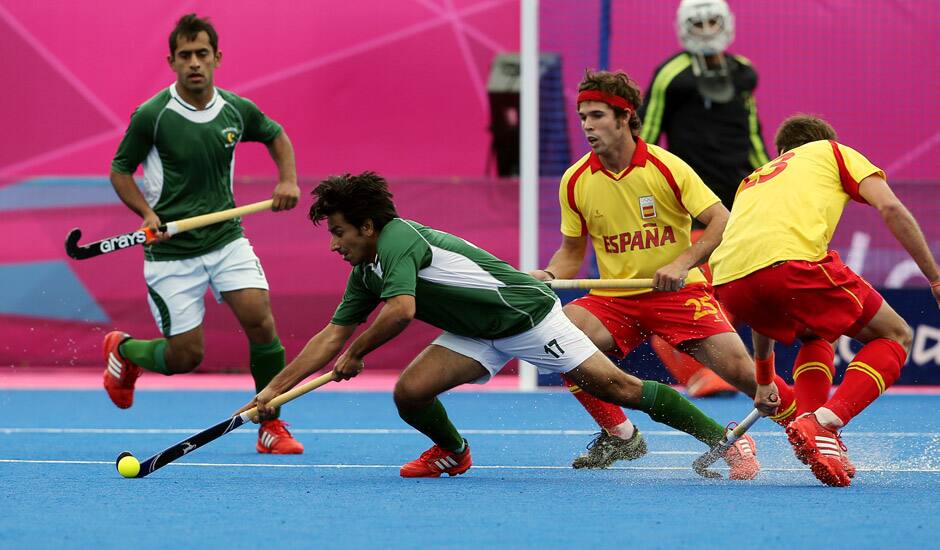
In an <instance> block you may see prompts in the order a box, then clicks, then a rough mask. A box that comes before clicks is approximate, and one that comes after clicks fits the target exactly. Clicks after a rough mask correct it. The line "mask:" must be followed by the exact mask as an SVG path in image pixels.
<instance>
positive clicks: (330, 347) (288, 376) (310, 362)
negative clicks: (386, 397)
mask: <svg viewBox="0 0 940 550" xmlns="http://www.w3.org/2000/svg"><path fill="white" fill-rule="evenodd" d="M356 326H357V325H348V326H345V325H334V324H333V323H330V324H328V325H326V327H324V328H323V330H321V331H320V332H318V333H317V334H316V335H314V337H313V338H311V339H310V340H309V341H308V342H307V345H306V346H304V349H303V350H301V352H300V353H299V354H297V357H295V358H294V360H293V361H291V362H290V364H288V365H287V366H286V367H284V370H282V371H281V372H280V373H278V375H277V376H275V377H274V378H273V379H272V380H271V382H269V383H268V385H267V386H266V387H265V388H264V389H263V390H261V391H260V392H259V393H258V395H256V396H255V398H254V399H252V400H251V402H250V403H248V404H247V405H245V406H244V407H242V408H241V409H239V410H238V412H239V413H240V412H242V411H246V410H248V409H250V408H252V407H258V416H259V418H261V419H263V418H266V417H267V416H268V415H270V414H272V413H273V412H274V410H273V409H272V408H271V407H268V406H267V403H268V402H269V401H271V400H272V399H274V398H275V397H277V396H278V395H280V394H282V393H284V392H286V391H287V390H289V389H291V388H293V387H294V386H296V385H297V384H298V383H299V382H300V381H301V380H303V379H304V378H306V377H308V376H310V375H311V374H313V373H315V372H317V371H318V370H320V369H321V368H323V367H324V366H325V365H326V364H327V363H329V362H330V361H332V360H333V358H334V357H336V355H337V354H338V353H339V352H340V350H341V349H343V345H345V344H346V341H347V340H349V338H350V337H351V336H352V335H353V332H355V330H356ZM236 414H238V413H236Z"/></svg>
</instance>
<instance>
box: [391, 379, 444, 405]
mask: <svg viewBox="0 0 940 550" xmlns="http://www.w3.org/2000/svg"><path fill="white" fill-rule="evenodd" d="M435 397H436V395H435V394H433V393H431V392H428V391H426V390H424V389H422V388H421V387H420V385H419V384H416V383H414V382H408V381H404V380H402V379H399V380H398V383H396V384H395V389H394V390H393V392H392V398H393V399H394V400H395V406H396V407H398V409H399V410H402V409H404V410H410V409H415V408H419V407H423V406H425V405H427V404H428V403H430V402H431V401H433V400H434V398H435Z"/></svg>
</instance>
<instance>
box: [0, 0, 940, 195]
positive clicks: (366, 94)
mask: <svg viewBox="0 0 940 550" xmlns="http://www.w3.org/2000/svg"><path fill="white" fill-rule="evenodd" d="M598 5H599V0H590V1H589V0H578V1H576V0H542V2H541V6H542V11H541V43H542V48H543V49H544V50H548V51H558V52H561V53H562V55H563V64H564V68H565V79H566V87H565V88H566V92H567V93H568V94H569V96H570V95H573V93H574V90H575V86H576V84H577V81H578V79H579V76H580V74H581V72H582V71H583V69H584V67H587V66H596V65H597V59H598V57H597V38H596V37H597V34H598V32H597V30H598V19H597V13H598ZM612 5H613V8H612V15H613V16H612V23H611V29H612V42H611V43H612V46H611V66H612V68H622V69H624V70H626V71H627V72H628V73H630V74H631V75H633V76H634V78H635V79H636V80H637V82H638V83H639V84H640V85H641V86H643V87H645V86H646V85H647V84H648V82H649V78H650V76H651V74H652V71H653V69H654V67H655V66H656V65H657V64H659V63H660V62H661V61H663V60H664V59H665V57H666V56H668V55H670V54H671V53H673V52H674V51H676V50H677V49H678V46H677V41H676V38H675V33H674V31H673V18H674V13H675V5H676V3H675V2H671V1H663V2H641V1H638V0H636V1H634V0H629V1H628V0H613V3H612ZM731 6H732V9H733V10H734V13H735V15H736V18H737V39H736V41H735V43H734V44H733V45H732V48H731V49H732V51H734V52H736V53H741V54H744V55H745V56H747V57H749V58H750V59H751V60H752V61H753V62H754V64H755V66H756V67H757V68H758V71H759V73H760V76H761V82H760V87H759V90H758V94H757V97H758V105H759V109H760V112H761V115H762V118H763V122H764V133H765V136H767V137H771V136H772V134H773V130H774V129H775V128H776V126H777V124H778V123H779V122H780V121H781V120H782V119H783V118H784V117H785V116H787V115H789V114H791V113H794V112H796V111H808V112H814V113H818V114H821V115H823V116H826V117H828V118H829V119H830V120H831V121H832V122H833V123H834V124H835V126H836V128H837V129H838V130H839V132H840V134H841V138H842V140H843V141H845V142H847V143H849V144H852V145H857V147H858V148H859V149H861V150H863V151H866V152H867V153H868V154H869V155H870V156H872V157H873V160H875V162H876V163H878V164H879V165H881V166H883V167H885V168H886V169H887V170H888V172H889V176H890V177H891V178H899V179H905V180H930V179H937V178H938V174H940V170H938V168H940V160H938V155H937V149H938V147H940V97H938V83H940V56H938V55H936V53H937V52H936V48H935V47H933V46H930V45H929V44H932V43H933V40H934V38H935V37H936V36H940V2H932V1H931V2H928V1H923V0H894V1H890V2H889V1H875V0H825V1H824V0H804V1H802V2H796V3H794V2H777V1H775V0H748V1H744V0H731ZM188 11H197V12H198V13H200V14H208V15H210V16H211V17H212V18H213V19H214V21H215V23H216V26H217V28H218V30H219V32H220V35H221V43H220V49H221V50H222V52H223V53H224V59H223V66H222V67H221V68H220V70H219V72H218V73H217V83H218V85H220V86H222V87H225V88H228V89H231V90H233V91H235V92H239V93H243V94H245V95H247V96H249V97H251V98H252V99H254V100H255V101H256V102H257V103H258V104H259V105H260V106H261V107H262V109H264V110H265V111H266V112H267V113H268V114H269V115H271V116H272V117H274V118H275V119H277V120H279V121H280V122H282V123H283V124H284V125H285V127H286V128H287V131H288V133H289V135H290V136H291V138H292V139H293V140H294V144H295V146H296V148H297V150H298V165H299V169H300V171H301V173H302V174H307V175H323V174H328V173H335V172H340V171H347V170H348V171H359V170H363V169H366V168H369V169H374V170H378V171H380V172H383V173H385V174H387V175H389V176H399V175H402V176H424V175H434V176H445V175H446V176H451V175H465V176H466V175H470V176H479V175H483V174H484V173H485V168H486V159H487V149H488V147H489V143H490V137H489V133H488V130H487V126H488V124H489V119H488V116H489V115H488V103H487V96H486V90H485V86H486V80H487V75H488V72H489V66H490V62H491V60H492V58H493V56H494V55H495V54H496V53H499V52H504V51H516V50H517V49H518V36H519V30H518V28H519V19H518V11H519V5H518V1H516V0H396V1H394V2H384V1H377V0H358V1H354V2H327V1H324V0H315V1H311V2H290V1H287V0H272V1H268V2H247V1H225V2H222V1H213V0H205V1H186V2H179V3H177V4H176V5H175V6H174V7H173V9H168V8H167V5H166V4H165V3H152V2H139V1H138V2H117V1H115V0H101V1H100V2H97V3H95V5H94V8H92V7H91V5H90V4H89V3H87V2H61V1H58V0H2V1H0V59H2V60H3V61H2V63H0V77H2V81H3V82H4V83H5V85H4V86H2V87H0V117H2V119H3V120H7V121H9V120H13V121H16V125H17V131H15V132H4V134H3V136H2V137H0V178H10V177H16V176H24V175H36V174H43V175H45V174H104V173H106V172H107V169H108V167H109V161H110V158H111V155H112V154H113V151H114V149H115V147H116V145H117V142H118V140H119V139H120V135H121V133H122V131H123V128H124V125H125V123H126V121H127V118H128V116H129V115H130V113H131V111H132V110H133V109H134V107H135V106H136V105H138V104H139V103H140V102H142V101H143V100H145V99H147V98H149V97H150V96H151V95H153V94H154V93H155V92H156V91H157V89H159V88H160V87H162V86H165V85H168V84H169V83H170V82H172V79H173V74H172V73H171V72H170V71H169V69H168V68H167V67H166V65H165V61H164V58H165V56H166V49H167V46H166V36H167V34H168V32H169V30H170V28H171V27H172V24H173V22H174V21H175V19H176V18H177V17H178V16H179V15H180V14H182V13H185V12H188ZM571 112H572V117H571V119H570V125H569V126H570V130H571V139H572V144H573V153H577V152H579V151H582V150H583V149H584V145H583V143H582V139H581V137H580V135H579V134H578V133H577V127H576V119H575V117H574V114H573V113H574V110H573V109H572V111H571ZM238 170H239V173H240V174H241V175H246V174H270V173H271V171H272V169H271V166H270V164H269V163H268V162H267V160H266V159H265V154H264V152H263V149H261V148H258V147H243V148H241V149H240V151H239V160H238Z"/></svg>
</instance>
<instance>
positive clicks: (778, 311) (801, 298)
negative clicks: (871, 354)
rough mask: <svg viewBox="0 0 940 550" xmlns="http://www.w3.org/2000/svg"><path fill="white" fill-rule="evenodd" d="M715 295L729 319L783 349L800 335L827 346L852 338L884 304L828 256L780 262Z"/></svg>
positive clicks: (718, 289) (836, 257)
mask: <svg viewBox="0 0 940 550" xmlns="http://www.w3.org/2000/svg"><path fill="white" fill-rule="evenodd" d="M715 290H716V292H717V293H718V296H719V297H720V298H721V303H722V305H724V307H725V308H727V310H728V312H729V313H730V314H731V315H734V317H735V319H738V320H740V321H743V322H745V323H747V324H748V325H750V326H751V328H753V329H754V330H756V331H757V332H759V333H761V334H763V335H764V336H767V337H770V338H773V339H774V340H777V341H779V342H783V343H784V344H790V343H792V342H793V340H794V339H795V338H796V337H798V336H801V335H803V334H804V333H806V332H810V333H812V334H815V335H816V336H819V337H820V338H823V339H824V340H826V341H829V342H833V341H835V340H836V338H838V337H839V336H841V335H843V334H844V335H846V336H855V335H856V334H857V333H858V331H860V330H861V329H862V328H863V327H864V326H865V325H867V324H868V322H869V321H871V319H872V317H874V316H875V313H877V312H878V308H880V307H881V303H882V302H884V298H882V297H881V294H878V291H877V290H875V289H874V288H872V286H871V285H870V284H868V281H866V280H865V279H863V278H861V277H860V276H859V275H858V274H856V273H855V272H854V271H852V270H851V269H849V267H848V266H846V265H845V264H843V263H842V259H841V258H839V254H838V253H837V252H833V251H831V252H829V254H828V255H826V257H825V258H823V259H822V260H820V261H818V262H807V261H802V260H790V261H786V262H780V263H778V264H774V265H772V266H769V267H765V268H763V269H760V270H758V271H755V272H754V273H751V274H750V275H747V276H745V277H743V278H741V279H738V280H736V281H731V282H730V283H725V284H723V285H719V286H718V287H716V289H715Z"/></svg>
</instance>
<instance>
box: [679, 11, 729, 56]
mask: <svg viewBox="0 0 940 550" xmlns="http://www.w3.org/2000/svg"><path fill="white" fill-rule="evenodd" d="M676 32H677V33H678V35H679V42H681V43H682V47H683V48H685V49H686V50H688V51H689V52H692V53H696V54H702V55H714V54H719V53H721V52H723V51H725V49H727V48H728V46H729V45H730V44H731V42H732V41H733V40H734V15H733V14H732V13H731V10H730V9H729V8H728V4H727V3H726V2H725V0H682V1H681V2H680V3H679V9H678V11H677V12H676Z"/></svg>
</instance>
